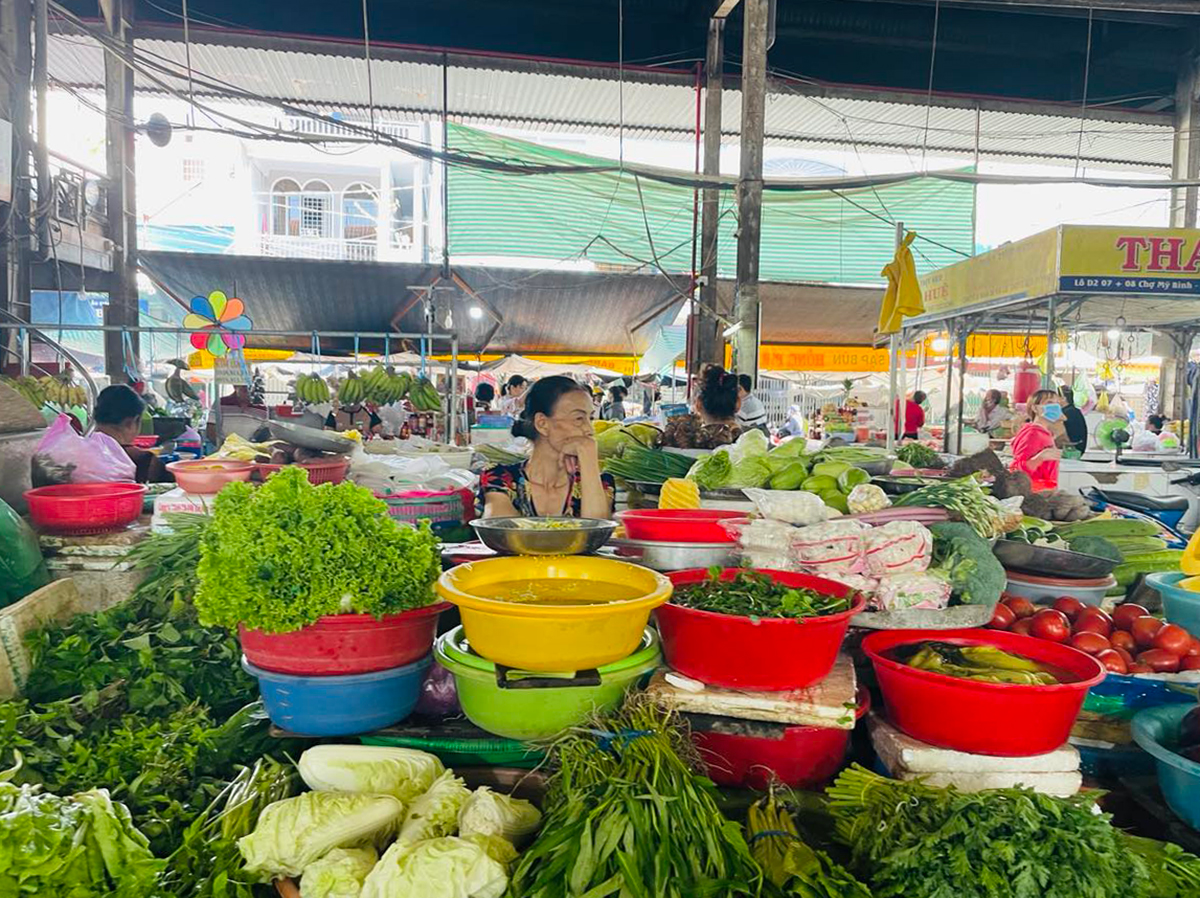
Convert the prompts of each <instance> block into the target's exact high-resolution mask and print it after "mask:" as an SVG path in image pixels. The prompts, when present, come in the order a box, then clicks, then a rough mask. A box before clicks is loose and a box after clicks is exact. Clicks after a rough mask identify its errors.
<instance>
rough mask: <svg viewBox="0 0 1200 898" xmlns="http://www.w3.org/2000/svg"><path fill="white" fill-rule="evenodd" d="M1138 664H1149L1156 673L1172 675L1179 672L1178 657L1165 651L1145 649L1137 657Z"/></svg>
mask: <svg viewBox="0 0 1200 898" xmlns="http://www.w3.org/2000/svg"><path fill="white" fill-rule="evenodd" d="M1137 659H1138V662H1139V663H1140V664H1149V665H1150V667H1151V668H1153V669H1154V670H1155V671H1156V672H1158V673H1174V672H1175V671H1177V670H1179V656H1178V655H1172V654H1171V653H1170V652H1168V651H1166V650H1165V649H1147V650H1146V651H1144V652H1142V653H1141V654H1140V655H1138V656H1137Z"/></svg>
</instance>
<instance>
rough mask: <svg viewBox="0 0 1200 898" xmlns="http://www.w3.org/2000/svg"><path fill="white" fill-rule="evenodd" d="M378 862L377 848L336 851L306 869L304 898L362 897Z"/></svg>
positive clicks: (303, 885) (302, 882) (301, 887)
mask: <svg viewBox="0 0 1200 898" xmlns="http://www.w3.org/2000/svg"><path fill="white" fill-rule="evenodd" d="M378 860H379V854H378V852H376V851H375V849H374V848H370V847H368V848H335V849H333V851H331V852H329V853H328V854H326V855H325V856H324V857H322V858H319V859H317V860H315V861H313V862H312V863H311V864H309V865H308V866H307V867H305V868H304V874H303V875H302V876H301V877H300V898H359V895H360V894H361V893H362V887H363V882H364V880H366V878H367V874H368V873H370V872H371V871H372V870H373V869H374V868H375V864H376V862H377V861H378Z"/></svg>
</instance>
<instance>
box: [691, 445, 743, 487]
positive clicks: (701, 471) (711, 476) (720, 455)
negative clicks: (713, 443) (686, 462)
mask: <svg viewBox="0 0 1200 898" xmlns="http://www.w3.org/2000/svg"><path fill="white" fill-rule="evenodd" d="M732 472H733V463H732V462H731V461H730V460H729V453H728V452H727V451H726V450H724V449H718V450H717V451H716V452H714V453H713V454H712V455H706V456H704V457H703V458H698V459H696V463H695V464H693V465H692V467H691V470H689V471H688V472H687V479H688V480H694V481H695V482H696V486H698V487H700V489H702V490H717V489H720V488H721V487H723V486H725V485H726V484H727V483H728V482H729V476H730V474H731V473H732Z"/></svg>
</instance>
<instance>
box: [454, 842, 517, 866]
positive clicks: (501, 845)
mask: <svg viewBox="0 0 1200 898" xmlns="http://www.w3.org/2000/svg"><path fill="white" fill-rule="evenodd" d="M460 838H463V839H466V840H467V841H468V842H473V843H475V844H476V845H478V846H479V847H480V848H482V849H483V850H484V851H485V852H487V856H488V857H490V858H491V859H492V860H494V861H495V862H496V863H498V864H503V865H504V869H505V870H507V869H508V868H509V867H511V866H512V862H513V861H515V860H516V859H517V857H518V855H517V849H516V848H515V847H513V843H512V842H510V841H508V839H506V838H504V837H503V836H485V835H482V834H480V833H475V835H473V836H460Z"/></svg>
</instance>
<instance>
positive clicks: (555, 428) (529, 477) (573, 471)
mask: <svg viewBox="0 0 1200 898" xmlns="http://www.w3.org/2000/svg"><path fill="white" fill-rule="evenodd" d="M512 433H513V436H515V437H527V438H528V439H529V440H531V441H532V442H533V451H532V452H531V453H530V454H529V458H528V459H526V460H525V461H523V462H518V463H517V464H512V465H496V466H494V467H491V468H488V469H487V470H486V471H484V472H483V475H482V476H481V477H480V479H479V504H480V506H481V508H480V511H481V513H482V515H483V516H484V517H485V518H511V517H537V516H553V515H567V516H569V517H575V518H609V517H611V516H612V511H613V495H614V492H615V488H614V484H613V479H612V475H611V474H602V473H601V472H600V458H599V455H598V454H597V451H596V439H595V435H594V432H593V429H592V397H591V396H590V395H589V394H588V391H587V389H586V388H585V387H582V386H580V385H579V384H577V383H576V382H575V381H573V380H571V378H569V377H558V376H556V377H544V378H542V379H541V380H539V381H538V382H537V383H535V384H534V385H533V386H532V387H531V388H530V389H529V391H528V392H527V393H526V394H525V409H524V411H523V412H521V417H520V418H518V419H517V422H516V423H515V424H514V425H513V427H512Z"/></svg>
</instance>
